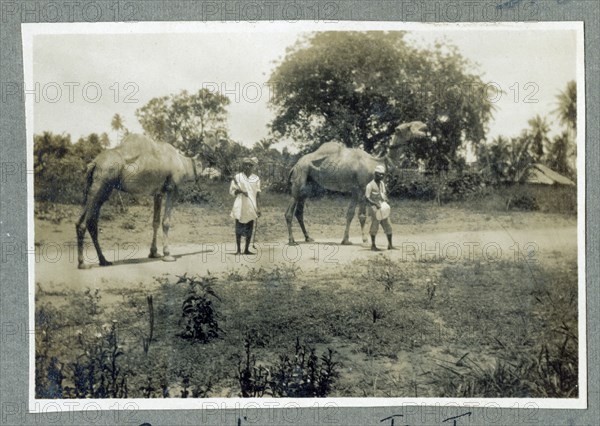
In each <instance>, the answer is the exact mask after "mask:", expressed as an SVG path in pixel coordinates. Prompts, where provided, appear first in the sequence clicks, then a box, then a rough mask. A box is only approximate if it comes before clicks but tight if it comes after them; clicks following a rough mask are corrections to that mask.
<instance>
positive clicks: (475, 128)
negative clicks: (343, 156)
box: [269, 31, 493, 170]
mask: <svg viewBox="0 0 600 426" xmlns="http://www.w3.org/2000/svg"><path fill="white" fill-rule="evenodd" d="M404 37H405V33H403V32H391V33H387V32H381V31H377V32H362V33H359V32H321V33H317V34H314V35H312V36H310V37H308V38H304V39H301V40H299V41H298V42H297V43H296V45H295V46H293V47H292V48H291V49H289V50H288V52H287V54H286V57H285V58H284V59H283V61H282V62H281V63H279V64H278V66H277V68H276V69H275V70H274V72H273V74H272V75H271V78H270V80H269V83H270V85H271V87H273V88H274V91H273V96H272V99H271V105H272V107H273V109H274V110H275V113H276V117H275V119H274V120H273V122H272V123H271V128H272V130H273V132H274V133H275V134H276V135H278V136H280V137H288V138H292V139H295V140H296V141H297V142H298V143H299V144H300V145H302V146H303V147H304V150H305V151H308V150H313V149H315V148H316V147H318V146H319V145H321V144H322V143H324V142H327V141H330V140H339V141H341V142H343V143H344V144H346V145H347V146H351V147H360V148H363V149H364V150H365V151H367V152H375V151H383V150H385V149H386V147H387V144H388V143H389V141H390V139H391V136H392V134H393V132H394V129H395V128H396V126H398V125H399V124H401V123H402V122H407V121H413V120H421V121H423V122H425V123H427V125H428V126H429V128H430V130H431V135H432V138H431V139H430V140H429V141H425V142H423V141H419V142H416V143H414V144H411V145H410V146H408V147H406V152H407V153H408V154H409V156H412V157H414V158H415V159H424V160H426V162H427V163H428V165H429V166H430V167H431V168H435V169H438V170H439V169H443V168H444V167H447V165H448V163H449V162H451V161H453V160H455V159H456V151H457V149H458V148H459V147H460V145H461V144H462V143H464V142H467V141H471V142H472V143H473V144H475V145H476V144H478V143H479V142H480V141H481V140H482V139H483V138H484V137H485V126H486V123H487V122H488V120H489V119H490V117H491V113H492V109H493V107H492V104H491V102H490V101H489V99H488V97H486V96H484V93H483V88H484V87H485V85H484V84H483V82H482V80H481V78H480V77H479V76H478V75H476V74H474V73H473V72H472V69H473V67H474V66H473V65H472V64H470V63H469V62H468V61H466V60H465V59H464V58H463V57H462V56H461V55H460V54H459V53H458V51H457V49H456V48H454V47H451V46H446V45H444V44H441V43H438V44H436V45H435V47H434V48H433V49H431V50H426V49H422V50H419V49H416V48H414V47H411V46H410V45H409V44H408V43H407V42H406V40H405V38H404Z"/></svg>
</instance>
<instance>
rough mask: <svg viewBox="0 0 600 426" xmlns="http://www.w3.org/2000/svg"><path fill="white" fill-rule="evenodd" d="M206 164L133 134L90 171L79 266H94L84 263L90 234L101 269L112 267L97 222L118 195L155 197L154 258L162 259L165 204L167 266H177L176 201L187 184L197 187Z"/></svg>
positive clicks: (80, 233) (103, 155)
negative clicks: (172, 232)
mask: <svg viewBox="0 0 600 426" xmlns="http://www.w3.org/2000/svg"><path fill="white" fill-rule="evenodd" d="M201 170H202V164H201V163H200V161H199V160H198V159H197V157H194V158H191V157H186V156H185V155H183V154H182V153H181V152H179V151H178V150H177V149H176V148H175V147H173V146H172V145H169V144H167V143H161V142H155V141H153V140H152V139H150V138H148V137H146V136H144V135H139V134H130V135H128V136H127V137H125V139H124V140H123V141H122V142H121V144H120V145H119V146H117V147H115V148H112V149H107V150H105V151H103V152H101V153H100V154H99V155H98V156H97V157H96V158H95V159H94V160H93V161H92V162H91V163H90V164H89V165H88V168H87V173H86V188H85V193H84V202H83V210H82V212H81V216H80V217H79V220H78V221H77V224H76V229H77V254H78V256H77V260H78V268H79V269H87V268H88V267H89V265H86V264H84V260H83V239H84V236H85V231H86V229H87V230H88V232H89V233H90V236H91V237H92V241H93V243H94V247H95V248H96V253H97V254H98V260H99V263H100V266H109V265H111V264H112V263H111V262H109V261H107V260H106V258H105V257H104V255H103V254H102V250H101V248H100V244H99V243H98V218H99V216H100V209H101V207H102V204H104V202H105V201H106V200H108V197H109V196H110V194H111V192H112V190H113V189H117V190H120V191H124V192H128V193H131V194H135V195H152V196H153V197H154V218H153V222H152V225H153V231H154V233H153V236H152V244H151V246H150V255H149V257H151V258H160V257H161V256H160V255H159V254H158V250H157V248H156V234H157V231H158V226H159V224H160V213H161V208H162V200H163V197H164V198H165V209H164V215H163V220H162V230H163V254H164V256H163V257H162V258H163V260H164V261H171V262H172V261H174V260H175V258H174V257H173V256H171V254H170V251H169V227H170V222H171V212H172V208H173V198H174V196H175V194H176V190H177V187H178V186H179V185H180V184H181V183H183V182H186V181H191V180H195V181H197V179H198V176H199V174H200V172H201Z"/></svg>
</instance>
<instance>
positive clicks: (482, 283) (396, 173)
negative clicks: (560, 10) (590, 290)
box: [3, 22, 586, 424]
mask: <svg viewBox="0 0 600 426" xmlns="http://www.w3.org/2000/svg"><path fill="white" fill-rule="evenodd" d="M128 25H129V24H120V25H114V24H92V25H86V26H81V25H77V24H56V25H50V24H49V25H45V26H38V25H33V24H25V25H24V26H23V33H24V59H25V82H24V87H23V88H20V89H23V90H24V93H25V95H24V96H25V97H26V103H27V119H28V162H29V164H28V166H27V170H33V173H26V174H25V175H26V177H27V179H30V181H31V182H30V183H32V185H31V188H33V192H31V193H29V194H28V196H29V200H30V205H29V207H30V211H31V217H32V218H33V222H32V223H30V235H29V246H25V247H19V246H15V247H13V248H12V251H11V252H12V253H13V255H14V256H17V255H19V254H22V255H23V256H26V257H27V258H28V259H29V266H30V290H31V291H30V294H31V300H30V305H31V306H30V314H31V321H32V324H31V328H32V329H33V328H35V336H34V341H33V342H32V345H31V351H32V352H31V372H30V374H31V382H30V385H31V405H30V409H32V407H35V406H36V405H35V404H39V403H41V402H43V401H47V400H53V401H58V403H59V404H60V401H62V400H66V399H71V400H72V399H76V400H77V399H81V400H82V401H83V400H89V399H93V400H95V401H96V402H98V404H99V406H100V407H103V408H107V409H108V408H109V404H108V402H109V399H113V398H122V399H132V398H136V399H139V400H136V403H139V404H141V405H140V408H199V404H201V403H202V401H200V402H198V401H197V400H196V402H193V401H192V399H198V398H203V401H211V400H214V398H225V399H220V400H219V401H221V402H222V401H230V403H231V404H233V403H234V401H237V403H244V401H245V400H244V399H243V398H255V401H257V402H258V404H260V403H261V401H262V402H264V401H267V400H268V399H276V398H294V401H297V402H298V404H300V405H301V406H307V407H309V406H311V405H310V404H311V403H314V399H313V398H324V399H323V401H332V402H333V403H336V404H338V406H344V405H359V406H360V405H367V406H377V405H387V406H392V405H396V406H398V405H399V404H401V403H402V402H403V401H404V402H406V401H415V400H416V398H419V401H420V402H424V403H426V402H431V403H434V402H435V401H437V400H439V399H440V398H452V399H451V400H445V403H447V402H448V401H455V402H458V403H459V404H460V403H461V401H463V398H476V399H483V398H494V399H493V401H494V403H495V404H499V405H500V406H507V407H508V406H514V403H515V398H518V399H519V401H522V402H524V403H525V402H532V403H534V404H535V406H536V407H543V408H559V407H562V408H583V407H585V405H586V394H585V387H586V376H585V364H584V363H585V336H582V335H581V330H580V324H584V322H581V321H582V320H583V321H585V317H584V315H585V306H584V305H582V304H581V303H582V301H584V300H585V299H584V297H585V293H584V292H585V288H584V287H583V282H584V281H583V280H584V278H585V277H584V276H583V275H582V274H583V273H584V270H583V269H582V267H583V263H582V262H583V257H581V256H583V253H584V246H583V244H584V242H585V241H584V239H583V238H582V235H583V234H582V230H583V227H582V224H581V223H580V221H581V220H582V219H583V218H582V212H583V211H584V210H582V209H583V207H584V205H583V202H584V199H583V197H578V190H579V192H580V193H581V189H582V185H583V180H582V178H583V162H582V161H583V158H582V156H583V155H584V151H585V150H584V142H583V138H584V135H583V133H582V132H583V129H584V123H583V121H582V117H580V115H581V114H583V110H582V108H583V101H584V99H583V91H582V87H583V83H584V76H583V68H582V67H583V54H582V48H581V46H582V43H583V28H582V26H581V25H579V24H578V23H564V24H560V23H553V24H516V25H515V24H511V25H510V26H508V25H502V24H498V25H496V26H489V25H488V26H478V25H468V26H460V27H458V26H456V25H451V24H448V25H435V26H433V25H427V24H410V25H409V24H399V23H366V22H365V23H361V22H351V23H349V22H346V23H341V22H340V23H329V24H327V25H325V24H323V23H315V22H305V23H295V24H292V23H283V22H281V23H279V22H270V23H264V26H263V25H245V24H243V23H238V24H227V23H212V24H210V25H208V24H206V23H185V24H184V23H145V24H144V23H138V24H135V25H133V24H132V25H130V26H128ZM125 29H126V30H125ZM7 89H8V88H7ZM12 91H14V90H12V89H11V90H8V91H6V93H4V94H3V96H17V95H13V94H11V92H12ZM15 93H16V92H15ZM578 156H579V158H578ZM13 166H14V167H12V166H11V168H10V170H11V171H12V172H11V173H13V172H14V173H18V169H19V167H21V165H16V164H15V165H13ZM3 167H4V166H3ZM22 167H25V166H22ZM7 170H8V169H7ZM14 173H13V174H14ZM580 285H581V286H580ZM582 337H583V338H582ZM348 397H352V398H360V399H359V400H357V399H353V400H352V402H348V400H347V399H346V400H345V399H343V398H348ZM150 398H152V401H151V402H150ZM421 398H426V400H421ZM144 399H148V405H144V402H145V401H144ZM174 399H177V404H175V405H173V404H172V403H173V402H174V401H173V400H174ZM311 401H312V402H311ZM344 401H346V402H344ZM357 401H360V402H357ZM471 401H473V400H471ZM463 402H464V401H463ZM509 402H510V404H509ZM186 403H189V405H186ZM103 404H105V405H103ZM227 404H228V403H227V402H226V403H225V406H227ZM37 406H39V405H37ZM450 414H452V415H448V416H446V417H447V419H448V422H451V421H455V422H461V421H468V416H470V414H471V413H470V412H469V409H468V408H466V409H465V410H462V411H460V412H458V411H457V412H456V416H455V417H453V415H454V414H453V413H450ZM400 415H401V414H398V416H400ZM383 417H385V416H382V418H383ZM463 417H464V418H463ZM393 420H394V417H393V416H392V417H389V418H386V419H385V421H386V422H387V423H388V424H389V423H390V422H392V421H393ZM382 421H383V420H382ZM396 421H397V422H401V421H402V420H401V418H400V417H398V418H396Z"/></svg>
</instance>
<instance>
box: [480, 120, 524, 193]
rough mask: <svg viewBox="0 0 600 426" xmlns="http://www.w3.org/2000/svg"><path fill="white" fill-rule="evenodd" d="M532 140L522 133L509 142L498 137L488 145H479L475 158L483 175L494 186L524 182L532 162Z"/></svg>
mask: <svg viewBox="0 0 600 426" xmlns="http://www.w3.org/2000/svg"><path fill="white" fill-rule="evenodd" d="M532 140H533V139H532V138H531V137H529V136H528V134H527V132H526V131H524V132H523V133H522V134H521V136H519V137H516V138H511V139H510V140H509V139H506V138H505V137H503V136H498V137H497V138H496V139H494V140H493V141H492V142H491V143H490V144H481V145H480V146H479V147H478V148H477V158H478V159H479V162H480V163H481V164H482V165H483V171H484V173H485V174H486V175H487V176H488V177H489V178H490V180H492V182H494V183H495V184H498V183H502V182H511V183H522V182H524V181H525V179H526V178H527V176H528V171H529V170H530V166H531V165H532V164H533V162H534V161H533V157H532V156H531V154H530V145H531V143H532Z"/></svg>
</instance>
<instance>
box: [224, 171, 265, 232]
mask: <svg viewBox="0 0 600 426" xmlns="http://www.w3.org/2000/svg"><path fill="white" fill-rule="evenodd" d="M236 190H240V191H244V192H246V193H247V194H248V196H246V195H244V194H237V195H235V191H236ZM259 192H260V178H259V177H258V176H256V175H255V174H251V175H250V177H248V176H246V175H245V174H244V173H238V174H237V175H235V176H234V178H233V180H232V181H231V185H230V186H229V193H230V194H231V195H235V201H234V202H233V209H231V217H232V218H233V219H237V220H239V221H240V223H248V222H250V221H252V220H256V219H257V218H258V209H257V206H258V205H257V203H256V198H257V195H258V193H259Z"/></svg>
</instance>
